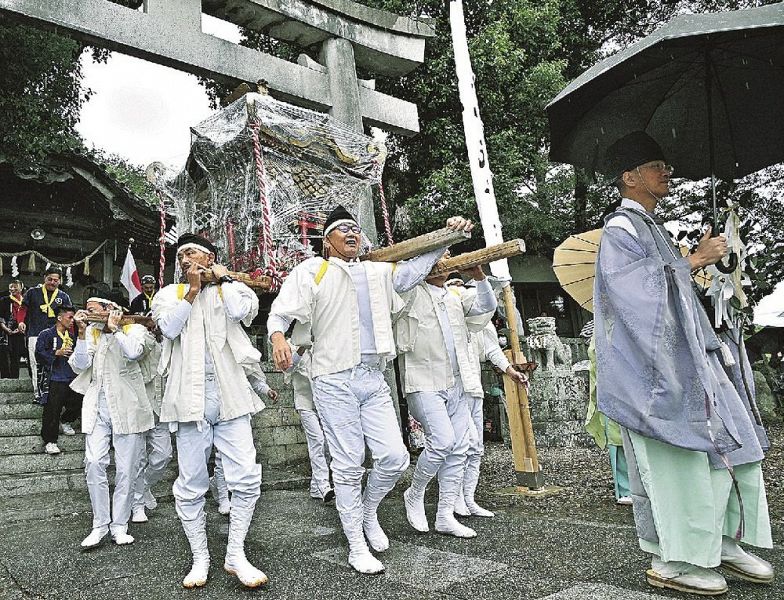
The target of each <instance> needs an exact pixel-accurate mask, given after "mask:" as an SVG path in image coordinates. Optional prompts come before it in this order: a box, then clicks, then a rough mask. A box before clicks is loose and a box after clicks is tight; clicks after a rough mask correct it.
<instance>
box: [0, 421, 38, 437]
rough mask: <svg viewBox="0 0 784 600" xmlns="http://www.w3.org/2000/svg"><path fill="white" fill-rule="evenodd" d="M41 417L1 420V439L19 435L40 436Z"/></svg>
mask: <svg viewBox="0 0 784 600" xmlns="http://www.w3.org/2000/svg"><path fill="white" fill-rule="evenodd" d="M40 433H41V417H40V416H39V417H38V418H35V419H0V438H3V437H12V436H17V435H39V434H40Z"/></svg>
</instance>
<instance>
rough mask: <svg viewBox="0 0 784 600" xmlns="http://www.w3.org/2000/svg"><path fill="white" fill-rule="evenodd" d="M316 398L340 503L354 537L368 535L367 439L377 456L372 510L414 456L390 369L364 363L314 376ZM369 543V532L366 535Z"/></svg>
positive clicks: (371, 480) (370, 490) (371, 478)
mask: <svg viewBox="0 0 784 600" xmlns="http://www.w3.org/2000/svg"><path fill="white" fill-rule="evenodd" d="M313 401H314V403H315V405H316V409H317V410H318V414H319V417H320V418H321V423H322V425H323V426H324V436H325V437H326V439H327V446H328V447H329V453H330V455H331V457H332V460H331V465H330V466H331V467H332V479H333V482H334V484H335V506H336V508H337V509H338V514H339V515H340V521H341V523H342V525H343V531H344V533H345V534H346V537H347V538H348V540H349V543H352V542H353V541H355V540H358V539H359V538H361V537H362V535H363V534H362V520H363V513H364V510H363V499H362V476H363V474H364V472H365V469H364V467H363V466H362V463H363V462H364V460H365V444H367V446H368V448H370V452H371V454H372V456H373V469H372V470H371V471H370V474H369V475H368V478H367V485H366V498H365V508H367V509H368V510H369V511H371V512H372V513H375V510H376V508H377V506H378V504H379V503H380V502H381V500H382V499H383V498H384V496H386V494H388V493H389V491H390V490H391V489H392V488H393V487H394V486H395V483H396V482H397V480H398V479H400V476H401V475H402V474H403V472H404V471H405V470H406V469H407V468H408V464H409V460H410V459H409V456H408V451H407V450H406V447H405V445H404V444H403V437H402V434H401V432H400V428H399V427H398V421H397V417H396V415H395V409H394V407H393V406H392V396H391V394H390V391H389V386H388V385H387V382H386V381H385V380H384V374H383V373H382V372H381V371H379V370H378V369H376V368H372V367H368V366H366V365H364V364H360V365H358V366H356V367H354V368H353V369H347V370H345V371H341V372H339V373H333V374H330V375H322V376H320V377H316V378H315V379H314V380H313ZM362 540H363V543H364V538H362Z"/></svg>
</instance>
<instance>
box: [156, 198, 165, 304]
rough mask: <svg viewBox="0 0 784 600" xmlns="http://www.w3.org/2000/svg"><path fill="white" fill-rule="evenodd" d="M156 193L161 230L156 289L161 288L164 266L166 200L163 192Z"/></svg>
mask: <svg viewBox="0 0 784 600" xmlns="http://www.w3.org/2000/svg"><path fill="white" fill-rule="evenodd" d="M157 193H158V200H159V204H158V211H159V212H160V217H161V231H160V237H159V238H158V243H159V245H160V259H159V263H158V289H162V288H163V271H164V269H165V268H166V201H165V200H164V197H163V194H162V193H161V192H157Z"/></svg>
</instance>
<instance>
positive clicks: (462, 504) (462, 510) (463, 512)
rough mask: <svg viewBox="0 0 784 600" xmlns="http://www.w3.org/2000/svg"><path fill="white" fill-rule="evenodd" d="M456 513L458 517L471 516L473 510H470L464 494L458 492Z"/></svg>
mask: <svg viewBox="0 0 784 600" xmlns="http://www.w3.org/2000/svg"><path fill="white" fill-rule="evenodd" d="M455 514H456V515H457V516H458V517H470V516H471V511H470V510H468V507H467V506H466V501H465V498H464V497H463V494H457V496H456V497H455Z"/></svg>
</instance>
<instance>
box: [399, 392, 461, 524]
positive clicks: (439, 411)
mask: <svg viewBox="0 0 784 600" xmlns="http://www.w3.org/2000/svg"><path fill="white" fill-rule="evenodd" d="M407 400H408V411H409V412H410V413H411V415H412V416H413V417H414V418H415V419H416V420H417V421H419V422H420V423H421V424H422V429H423V430H424V432H425V448H424V449H423V450H422V453H421V454H420V455H419V459H418V460H417V464H416V468H415V469H414V475H413V479H412V484H411V485H412V488H414V491H415V492H416V493H418V494H424V491H425V487H426V486H427V484H428V483H429V482H430V480H431V479H433V477H435V475H436V474H438V482H439V509H441V499H448V500H450V501H451V506H452V507H453V506H454V498H455V495H456V494H457V493H458V490H460V489H461V488H462V484H463V472H464V469H465V463H466V453H467V452H468V449H469V446H470V442H469V439H470V435H471V434H470V429H471V415H470V414H469V410H468V403H467V402H466V395H465V393H464V392H463V383H462V381H461V380H460V378H459V377H457V378H456V382H455V385H454V386H452V387H451V388H449V389H447V390H443V391H439V392H414V393H411V394H408V395H407Z"/></svg>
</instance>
